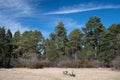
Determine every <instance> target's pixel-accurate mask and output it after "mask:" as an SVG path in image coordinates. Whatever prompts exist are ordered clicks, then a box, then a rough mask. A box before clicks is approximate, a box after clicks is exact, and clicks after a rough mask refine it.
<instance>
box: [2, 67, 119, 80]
mask: <svg viewBox="0 0 120 80" xmlns="http://www.w3.org/2000/svg"><path fill="white" fill-rule="evenodd" d="M66 70H67V71H68V72H69V73H71V72H72V70H74V74H75V75H76V76H75V77H71V76H68V75H64V74H63V71H66ZM0 80H120V72H118V71H113V70H111V69H105V68H79V69H74V68H71V69H70V68H43V69H27V68H12V69H3V68H2V69H0Z"/></svg>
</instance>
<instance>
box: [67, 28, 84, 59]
mask: <svg viewBox="0 0 120 80" xmlns="http://www.w3.org/2000/svg"><path fill="white" fill-rule="evenodd" d="M81 38H82V33H81V32H80V30H79V29H74V30H73V31H72V32H71V33H70V35H69V42H68V45H69V48H70V51H69V52H70V56H72V57H73V58H74V59H76V58H77V55H78V53H79V51H80V50H81V48H82V40H81Z"/></svg>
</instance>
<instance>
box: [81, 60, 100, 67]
mask: <svg viewBox="0 0 120 80" xmlns="http://www.w3.org/2000/svg"><path fill="white" fill-rule="evenodd" d="M101 66H102V63H101V62H100V61H98V60H84V61H82V62H81V64H80V67H83V68H98V67H101Z"/></svg>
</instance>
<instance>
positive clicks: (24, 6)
mask: <svg viewBox="0 0 120 80" xmlns="http://www.w3.org/2000/svg"><path fill="white" fill-rule="evenodd" d="M31 14H32V8H31V7H30V5H29V4H28V3H27V2H25V1H24V0H0V26H5V28H7V29H11V31H12V33H14V32H15V31H17V30H19V31H20V32H23V31H25V30H29V28H28V27H26V26H23V25H22V24H21V23H20V22H17V21H16V19H17V18H19V17H24V16H29V15H31Z"/></svg>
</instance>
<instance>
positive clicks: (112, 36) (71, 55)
mask: <svg viewBox="0 0 120 80" xmlns="http://www.w3.org/2000/svg"><path fill="white" fill-rule="evenodd" d="M0 67H6V68H8V67H30V68H41V67H71V68H72V67H76V68H79V67H115V68H120V24H113V25H111V26H110V27H109V28H108V29H106V27H105V26H104V25H103V24H102V23H101V20H100V18H99V17H96V16H95V17H91V18H90V19H89V20H88V22H87V23H86V26H85V27H84V28H83V29H82V31H80V29H74V30H72V31H71V32H70V34H69V35H67V31H66V29H65V26H64V24H63V22H59V23H58V25H57V26H56V27H55V31H54V32H53V33H50V35H49V38H47V39H45V38H44V36H43V35H42V33H41V32H40V31H38V30H35V31H25V32H24V33H22V34H21V33H20V31H17V32H15V33H14V35H13V34H12V33H11V31H10V30H9V29H8V30H6V29H5V28H4V27H0Z"/></svg>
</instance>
